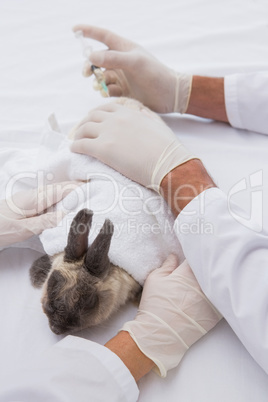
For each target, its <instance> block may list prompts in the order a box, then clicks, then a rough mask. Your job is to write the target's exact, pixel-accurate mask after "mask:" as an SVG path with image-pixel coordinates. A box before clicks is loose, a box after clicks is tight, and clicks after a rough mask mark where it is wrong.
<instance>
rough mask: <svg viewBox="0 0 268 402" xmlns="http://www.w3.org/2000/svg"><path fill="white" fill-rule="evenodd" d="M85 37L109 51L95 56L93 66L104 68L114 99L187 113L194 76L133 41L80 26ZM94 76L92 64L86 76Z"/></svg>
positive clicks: (87, 66) (162, 111) (78, 28)
mask: <svg viewBox="0 0 268 402" xmlns="http://www.w3.org/2000/svg"><path fill="white" fill-rule="evenodd" d="M73 30H74V31H78V30H82V31H83V33H84V36H87V37H89V38H92V39H95V40H98V41H100V42H103V43H104V44H105V45H107V46H108V50H104V51H98V52H93V53H92V54H91V56H90V60H91V62H92V63H93V64H94V65H96V66H98V67H104V68H105V69H106V71H105V72H104V76H105V82H106V85H107V86H108V89H109V93H110V95H111V96H127V97H130V98H134V99H137V100H139V101H141V102H142V103H143V104H144V105H146V106H148V107H149V108H150V109H152V110H154V111H155V112H158V113H172V112H180V113H184V112H185V111H186V109H187V106H188V102H189V97H190V92H191V83H192V76H191V75H186V74H178V73H176V72H175V71H173V70H171V69H170V68H168V67H166V66H165V65H164V64H162V63H161V62H159V61H158V60H157V59H155V58H154V57H153V56H152V55H151V54H150V53H148V52H147V51H146V50H144V49H143V48H142V47H141V46H139V45H137V44H136V43H134V42H131V41H130V40H127V39H125V38H122V37H120V36H118V35H116V34H114V33H113V32H110V31H107V30H106V29H102V28H98V27H94V26H90V25H77V26H75V27H74V28H73ZM90 74H91V70H90V64H89V63H88V62H87V63H86V65H85V67H84V75H86V76H88V75H90Z"/></svg>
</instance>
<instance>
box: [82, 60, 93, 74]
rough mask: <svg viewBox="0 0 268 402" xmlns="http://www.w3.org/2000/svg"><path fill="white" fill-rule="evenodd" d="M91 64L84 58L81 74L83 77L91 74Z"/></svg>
mask: <svg viewBox="0 0 268 402" xmlns="http://www.w3.org/2000/svg"><path fill="white" fill-rule="evenodd" d="M91 66H92V64H91V63H90V62H89V61H88V60H86V61H85V63H84V66H83V70H82V74H83V76H84V77H90V76H91V75H92V74H93V71H92V70H91Z"/></svg>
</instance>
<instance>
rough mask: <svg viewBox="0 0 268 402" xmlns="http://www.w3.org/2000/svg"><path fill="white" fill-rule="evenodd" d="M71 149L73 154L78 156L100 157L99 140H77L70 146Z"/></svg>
mask: <svg viewBox="0 0 268 402" xmlns="http://www.w3.org/2000/svg"><path fill="white" fill-rule="evenodd" d="M70 149H71V151H72V152H76V153H78V154H84V155H89V156H93V157H94V158H97V157H98V144H97V139H94V140H93V139H89V138H82V139H80V140H75V141H73V142H72V144H71V145H70Z"/></svg>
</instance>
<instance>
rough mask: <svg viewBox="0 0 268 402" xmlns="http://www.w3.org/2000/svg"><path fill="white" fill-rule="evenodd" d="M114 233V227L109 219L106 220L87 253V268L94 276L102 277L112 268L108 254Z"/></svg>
mask: <svg viewBox="0 0 268 402" xmlns="http://www.w3.org/2000/svg"><path fill="white" fill-rule="evenodd" d="M113 232H114V225H113V224H112V222H111V221H110V220H109V219H106V220H105V222H104V224H103V226H102V228H101V230H100V233H99V234H98V236H97V237H96V239H95V240H94V242H93V243H92V244H91V246H90V247H89V249H88V251H87V255H86V258H85V266H86V268H87V270H88V271H89V272H90V274H92V275H94V276H97V277H102V276H103V275H104V274H105V273H106V272H107V271H108V269H109V267H110V261H109V258H108V252H109V248H110V243H111V239H112V235H113Z"/></svg>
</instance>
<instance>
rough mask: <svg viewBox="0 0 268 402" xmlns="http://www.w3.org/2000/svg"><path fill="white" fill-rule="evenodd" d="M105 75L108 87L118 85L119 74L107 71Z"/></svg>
mask: <svg viewBox="0 0 268 402" xmlns="http://www.w3.org/2000/svg"><path fill="white" fill-rule="evenodd" d="M103 75H104V79H105V83H106V85H111V84H117V83H118V73H117V72H115V71H114V70H105V71H104V73H103Z"/></svg>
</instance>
